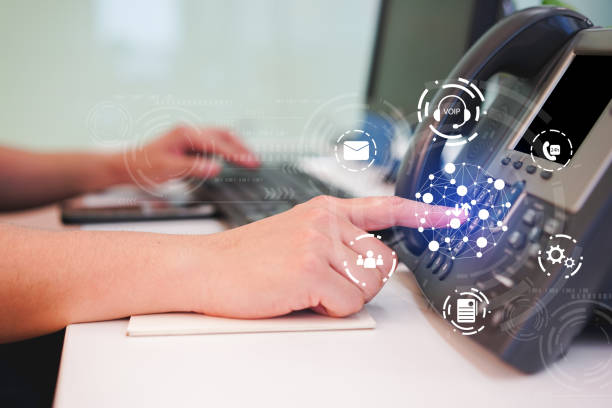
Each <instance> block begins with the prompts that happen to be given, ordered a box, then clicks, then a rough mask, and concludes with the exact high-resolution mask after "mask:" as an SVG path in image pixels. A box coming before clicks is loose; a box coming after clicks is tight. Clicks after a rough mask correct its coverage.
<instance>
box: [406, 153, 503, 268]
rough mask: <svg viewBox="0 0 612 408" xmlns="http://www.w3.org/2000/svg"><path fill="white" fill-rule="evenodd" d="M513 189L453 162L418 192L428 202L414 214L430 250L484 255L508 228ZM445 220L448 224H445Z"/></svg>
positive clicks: (465, 255) (472, 167) (459, 255)
mask: <svg viewBox="0 0 612 408" xmlns="http://www.w3.org/2000/svg"><path fill="white" fill-rule="evenodd" d="M453 181H454V182H453ZM507 190H508V187H507V186H506V183H505V182H504V181H503V180H501V179H497V180H494V179H493V178H492V177H489V176H488V175H487V174H486V173H485V171H484V170H483V169H482V168H481V167H480V166H476V165H472V164H468V163H447V164H446V165H445V166H444V167H443V169H442V170H439V171H437V172H435V173H432V174H430V175H429V176H428V177H427V181H426V182H425V183H423V185H422V186H421V187H420V189H419V190H418V191H417V193H416V194H415V198H416V200H417V202H420V203H421V204H422V205H421V206H417V209H416V210H415V213H414V216H415V217H416V219H417V225H419V226H418V228H417V230H418V231H419V232H420V233H421V235H422V236H423V238H424V239H425V241H426V242H427V248H428V249H429V250H430V251H434V252H435V251H438V252H440V253H441V254H444V255H446V256H450V257H451V258H452V259H456V258H473V257H477V258H480V257H482V256H483V255H484V254H485V253H486V252H487V251H489V250H490V249H491V248H493V247H494V246H496V245H497V243H498V242H499V241H500V239H501V235H502V234H503V232H505V231H507V230H508V227H507V226H506V225H505V223H504V219H505V217H506V215H507V214H508V212H509V211H510V208H511V207H512V203H511V201H510V199H509V197H508V192H507ZM431 205H435V206H439V207H431ZM441 207H444V208H441ZM441 219H445V220H448V223H447V224H446V225H442V226H440V220H441ZM462 220H464V221H463V222H462ZM432 225H433V226H432ZM436 225H437V226H438V227H435V226H436Z"/></svg>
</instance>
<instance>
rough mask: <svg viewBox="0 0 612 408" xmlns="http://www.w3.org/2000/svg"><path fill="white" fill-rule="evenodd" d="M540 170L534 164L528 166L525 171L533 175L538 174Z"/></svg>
mask: <svg viewBox="0 0 612 408" xmlns="http://www.w3.org/2000/svg"><path fill="white" fill-rule="evenodd" d="M537 169H538V168H537V167H536V166H534V165H533V164H530V165H528V166H527V167H525V171H526V172H527V173H529V174H533V173H535V172H536V170H537Z"/></svg>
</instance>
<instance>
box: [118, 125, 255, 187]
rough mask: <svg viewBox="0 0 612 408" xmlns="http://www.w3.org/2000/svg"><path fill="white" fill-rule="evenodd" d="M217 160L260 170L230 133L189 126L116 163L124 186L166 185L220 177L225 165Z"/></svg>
mask: <svg viewBox="0 0 612 408" xmlns="http://www.w3.org/2000/svg"><path fill="white" fill-rule="evenodd" d="M214 156H218V157H222V158H224V159H225V160H227V161H229V162H233V163H235V164H238V165H240V166H242V167H246V168H255V167H258V166H259V161H258V160H257V159H256V158H255V155H254V154H253V153H252V152H251V151H250V150H249V149H248V148H247V147H246V146H245V145H244V144H243V143H242V142H241V141H240V140H239V139H238V138H237V137H236V136H235V135H234V134H232V133H231V132H230V131H229V130H226V129H221V128H201V129H200V128H195V127H189V126H178V127H176V128H174V129H172V130H171V131H169V132H167V133H166V134H164V135H163V136H161V137H160V138H159V139H157V140H155V141H153V142H151V143H149V144H147V145H145V146H142V147H135V148H133V149H131V150H129V151H127V152H124V153H119V154H116V155H114V158H115V159H116V160H114V161H115V162H116V165H115V167H116V169H117V173H118V174H121V175H122V176H123V179H124V180H122V181H123V182H127V183H131V182H135V183H137V184H139V183H142V182H154V183H162V182H164V181H168V180H170V179H174V178H180V177H196V178H210V177H214V176H216V175H217V174H219V172H220V171H221V165H220V163H218V162H217V161H215V160H214V159H213V157H214ZM140 178H142V180H139V179H140ZM139 185H140V184H139Z"/></svg>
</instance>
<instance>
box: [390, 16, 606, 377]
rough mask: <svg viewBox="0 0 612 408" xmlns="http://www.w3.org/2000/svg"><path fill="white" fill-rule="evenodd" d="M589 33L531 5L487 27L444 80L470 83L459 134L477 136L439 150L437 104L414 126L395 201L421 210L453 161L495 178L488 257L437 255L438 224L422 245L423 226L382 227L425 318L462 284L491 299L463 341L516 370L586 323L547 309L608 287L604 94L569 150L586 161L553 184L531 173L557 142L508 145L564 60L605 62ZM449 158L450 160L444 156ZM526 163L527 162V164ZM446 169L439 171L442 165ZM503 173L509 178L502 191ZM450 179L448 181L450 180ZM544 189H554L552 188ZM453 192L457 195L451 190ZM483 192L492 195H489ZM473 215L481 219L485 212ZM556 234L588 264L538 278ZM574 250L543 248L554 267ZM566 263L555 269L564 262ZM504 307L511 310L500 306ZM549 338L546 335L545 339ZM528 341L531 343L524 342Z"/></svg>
mask: <svg viewBox="0 0 612 408" xmlns="http://www.w3.org/2000/svg"><path fill="white" fill-rule="evenodd" d="M591 26H592V23H591V22H590V20H589V19H588V18H586V17H584V16H583V15H581V14H579V13H576V12H574V11H571V10H567V9H563V8H558V7H534V8H531V9H526V10H523V11H520V12H518V13H515V14H514V15H511V16H509V17H507V18H506V19H504V20H502V21H500V22H499V23H498V24H496V25H495V26H494V27H492V28H491V29H490V30H489V31H488V32H487V33H485V34H484V35H483V37H482V38H481V39H480V40H479V41H477V42H476V44H475V45H474V46H473V47H472V48H471V49H470V50H469V51H468V53H467V54H466V55H465V56H464V57H463V58H462V59H461V60H460V61H459V63H458V65H457V66H456V67H455V69H454V70H453V71H452V72H451V73H450V74H449V78H451V79H453V80H455V79H457V78H462V79H463V80H465V81H468V82H469V83H474V84H476V85H477V86H478V87H479V88H480V89H481V90H482V91H483V93H484V94H485V101H486V102H485V103H486V106H484V105H483V107H481V108H480V109H481V110H483V108H486V110H487V111H489V114H488V115H486V116H481V117H480V120H479V121H478V122H477V123H476V122H475V121H472V122H471V123H465V122H467V121H464V123H462V125H463V126H462V131H463V129H464V128H465V127H469V128H468V129H466V131H465V132H466V134H472V132H473V131H474V132H477V133H478V135H479V136H478V137H477V138H475V139H473V140H471V141H469V142H467V143H465V144H464V145H461V146H453V145H452V143H447V140H446V138H443V137H437V134H436V132H434V129H435V128H436V126H438V125H445V124H446V123H447V122H451V118H450V117H448V115H446V112H445V111H444V110H440V104H439V103H438V104H434V105H433V106H437V109H436V110H435V111H434V116H435V117H430V116H426V117H425V118H424V120H423V121H422V123H420V124H419V126H418V127H417V129H416V131H415V135H414V138H413V140H412V142H411V146H410V148H409V149H408V150H407V153H406V155H405V157H404V161H403V163H402V167H401V169H400V171H399V174H398V180H397V182H396V189H395V193H396V195H398V196H400V197H405V198H409V199H413V200H414V199H417V200H418V199H420V200H422V201H424V202H431V201H430V199H431V195H430V196H429V197H428V198H427V201H426V200H425V198H424V196H422V195H420V191H419V190H420V188H421V187H422V186H424V185H427V186H430V183H431V187H432V188H434V189H435V188H441V187H439V186H434V185H433V183H434V182H433V181H430V180H432V179H434V178H432V176H433V175H434V174H442V175H444V171H445V170H446V169H447V168H450V171H449V173H453V172H454V171H455V167H458V166H460V165H461V164H462V163H465V164H467V163H471V164H473V165H474V166H473V168H476V167H477V169H478V170H477V171H479V172H483V173H486V174H491V172H493V173H496V174H494V177H490V178H489V180H491V181H492V180H493V179H498V180H499V182H500V185H499V190H502V191H503V192H505V194H506V195H505V196H506V197H508V201H507V203H505V202H504V203H503V204H507V206H508V208H509V211H508V213H507V215H504V216H503V220H504V223H505V225H504V227H505V228H506V229H505V230H504V231H507V232H505V233H503V235H501V237H499V236H497V237H498V238H495V239H498V241H497V242H496V246H495V247H492V248H491V250H490V252H488V253H485V254H484V255H482V254H481V257H476V256H474V257H461V256H450V255H448V254H447V253H444V254H442V253H441V251H440V250H439V249H438V248H441V247H442V245H444V239H445V238H444V237H445V236H446V237H448V236H449V235H450V234H453V230H451V229H450V227H449V228H447V229H448V230H449V231H450V233H449V232H446V231H444V230H441V231H430V232H431V233H432V234H439V238H440V239H438V240H436V241H435V245H433V246H432V245H431V241H429V242H428V241H427V240H426V239H425V235H424V232H423V229H420V230H416V229H407V228H401V227H398V228H393V231H392V232H393V234H392V236H390V238H389V241H390V242H392V243H393V244H392V245H394V248H395V249H396V252H397V254H398V257H399V259H400V260H401V261H402V262H403V263H405V264H406V265H407V266H408V267H409V268H410V269H411V270H412V272H413V273H414V275H415V278H416V280H417V283H418V284H419V286H420V288H421V290H422V291H423V293H424V294H425V296H426V298H427V299H428V301H429V302H430V304H431V305H432V306H433V308H434V310H436V311H438V313H440V314H441V315H442V310H443V308H444V305H446V300H447V299H448V295H449V294H452V293H454V291H456V290H457V289H465V288H467V290H468V291H469V290H470V288H472V289H474V290H478V291H481V292H482V293H486V296H487V297H488V299H489V300H490V301H491V304H490V309H489V311H490V312H491V317H490V318H489V319H488V320H489V323H488V327H487V328H486V329H484V330H483V331H482V332H479V333H478V334H477V335H473V336H471V338H473V339H474V340H475V341H476V342H478V343H480V344H481V345H483V346H485V347H486V348H487V349H489V350H490V351H491V352H493V353H494V354H496V355H498V356H499V357H500V358H501V359H503V360H504V361H506V362H508V363H509V364H511V365H513V366H515V367H516V368H518V369H520V370H522V371H524V372H535V371H538V370H540V369H542V368H544V367H546V366H547V365H548V364H551V363H552V362H554V361H555V360H556V359H557V358H559V356H561V355H563V354H564V353H565V352H566V348H567V347H568V346H569V344H570V342H571V340H572V339H573V338H574V337H575V336H576V335H577V334H578V333H579V332H580V330H581V329H582V327H583V326H584V324H586V322H585V323H584V324H582V325H578V324H576V325H573V326H571V328H570V326H567V325H563V322H560V321H558V319H561V318H562V317H563V314H562V313H557V314H555V313H554V312H555V311H557V310H561V309H562V308H563V307H566V306H567V305H568V303H570V302H569V300H568V298H567V296H568V295H566V294H563V292H562V289H564V288H565V289H569V288H574V289H575V288H579V287H582V288H591V289H592V290H598V289H601V288H602V287H604V286H605V285H611V286H612V280H611V279H609V278H607V276H608V272H609V271H610V270H612V260H611V259H608V258H609V257H607V256H605V254H606V253H607V250H606V243H607V242H610V241H611V240H612V226H610V222H607V221H605V220H608V219H609V214H610V213H611V212H612V200H609V194H610V191H612V165H610V164H609V161H610V160H609V157H612V146H611V143H610V141H609V137H608V135H609V133H610V129H612V114H611V115H608V116H609V117H608V116H606V113H607V110H610V112H612V107H607V108H605V103H607V101H609V98H610V96H608V99H607V100H606V99H605V96H606V95H602V98H604V99H602V98H600V100H603V101H604V102H605V103H604V108H605V109H604V108H602V107H601V106H599V107H597V108H596V110H597V112H594V113H593V114H597V115H600V116H599V117H600V119H599V121H598V122H597V123H596V124H595V126H593V128H592V129H591V130H590V131H588V129H586V131H585V134H586V133H589V134H588V135H586V139H585V142H584V143H583V144H582V146H581V147H580V150H581V152H577V154H580V153H582V157H583V158H586V159H585V160H584V161H583V162H582V163H583V165H582V167H580V168H579V169H578V170H575V169H573V168H571V169H565V170H564V171H565V172H566V173H564V174H565V175H557V174H555V175H554V177H555V180H556V181H557V183H552V182H550V181H549V179H550V177H553V176H552V173H551V172H547V171H544V170H540V169H539V168H538V167H537V166H536V165H539V166H540V167H543V166H546V165H547V164H545V163H543V162H544V157H545V158H546V159H547V160H550V161H551V162H552V161H555V160H556V158H557V155H558V153H560V146H558V145H556V144H552V145H551V144H550V143H544V144H542V146H541V147H542V150H543V155H544V157H543V158H540V157H535V158H534V157H530V156H529V154H526V153H524V152H523V151H520V150H519V149H516V148H514V143H516V140H517V138H520V137H521V135H522V133H524V132H526V128H527V126H528V125H529V122H530V121H531V120H532V119H533V116H531V115H534V114H535V113H534V112H537V109H539V107H541V106H543V105H542V104H543V103H544V101H546V98H547V97H548V95H553V94H554V90H555V87H557V84H558V82H559V81H560V80H559V78H560V77H561V76H562V75H563V72H569V69H568V68H567V67H568V65H569V63H570V62H571V61H572V58H573V56H574V55H579V54H581V53H582V54H584V55H588V56H589V57H587V58H590V56H591V55H598V56H606V55H609V56H610V57H607V58H612V30H604V29H601V30H595V29H594V30H585V29H588V28H590V27H591ZM581 47H582V48H581ZM597 58H601V57H597ZM576 61H578V58H576ZM584 62H585V61H584V59H583V60H582V61H581V62H580V64H582V65H580V64H578V65H580V66H583V65H584V64H583V63H584ZM586 62H587V63H592V65H590V66H589V68H588V69H590V67H592V66H596V67H597V66H598V67H599V68H597V69H598V70H600V71H602V72H604V74H602V75H603V76H605V72H606V66H603V65H602V61H601V60H597V61H594V60H590V61H586ZM603 62H605V61H603ZM608 62H610V61H609V60H608ZM578 65H577V66H578ZM588 69H587V72H588ZM565 70H568V71H565ZM598 72H599V71H598ZM433 79H434V78H432V80H433ZM572 81H573V79H572ZM574 82H575V81H574ZM500 83H502V84H503V86H504V87H505V89H506V90H508V89H509V92H508V94H510V96H508V95H502V94H501V93H500V92H497V95H496V89H495V88H496V87H497V88H500V87H499V86H498V85H499V84H500ZM559 83H560V82H559ZM573 85H575V87H574V88H572V89H582V88H584V87H583V86H581V85H582V84H573ZM551 89H552V91H551ZM559 89H562V92H569V91H563V90H564V89H568V88H567V87H565V88H564V87H559ZM602 89H603V91H602V92H604V93H605V92H607V91H606V88H605V87H602ZM551 92H552V93H551ZM443 95H444V94H443V93H441V92H440V93H439V94H438V95H436V96H434V97H433V98H432V101H434V103H436V102H435V101H440V102H442V101H441V99H442V96H443ZM462 95H463V94H459V96H462ZM516 95H521V97H516ZM564 96H565V97H566V98H565V99H563V98H562V99H563V100H564V101H566V102H568V103H573V101H571V98H567V93H566V94H565V95H564ZM582 102H583V101H579V102H578V103H582ZM611 104H612V102H611ZM464 111H466V109H464ZM495 112H503V113H504V114H505V117H506V118H512V119H513V120H514V122H512V123H508V121H506V122H504V120H500V119H499V118H496V117H494V113H495ZM600 113H601V114H600ZM464 115H465V113H464ZM560 116H563V115H560ZM510 122H511V121H510ZM525 134H527V133H525ZM584 136H585V135H583V137H584ZM449 157H451V160H448V158H449ZM531 160H534V161H535V163H531ZM449 163H450V167H447V166H448V165H449ZM453 163H454V164H453ZM548 163H549V164H550V162H548ZM593 166H597V168H594V167H593ZM586 167H589V168H588V169H587V168H586ZM510 177H515V178H517V180H512V183H509V181H510V180H509V178H510ZM485 179H486V177H485ZM436 180H437V179H436ZM504 180H505V182H504ZM449 181H450V182H451V183H452V182H453V181H455V180H454V179H453V180H449ZM491 181H489V183H490V182H491ZM562 181H565V182H564V183H562V184H563V186H564V187H565V189H566V190H565V196H564V197H562V199H563V200H565V201H561V202H560V201H559V200H556V201H555V198H556V197H558V196H559V190H558V186H559V182H562ZM546 183H548V184H546ZM554 186H557V187H556V188H557V190H555V187H554ZM455 188H456V189H457V194H459V195H461V194H460V193H459V189H458V187H456V186H455ZM495 188H496V189H497V186H496V187H495ZM486 190H487V189H486V188H483V189H480V187H478V189H475V191H479V192H481V193H483V194H484V196H487V193H486ZM490 190H493V188H492V187H490ZM464 191H465V190H464ZM440 194H444V193H443V192H441V193H440ZM479 194H480V193H479ZM546 194H548V196H547V195H546ZM441 197H444V196H441ZM498 197H499V195H498ZM551 197H552V198H551ZM495 200H497V199H495ZM472 201H474V200H472ZM473 204H474V203H472V205H473ZM488 204H490V205H491V206H490V207H488V208H489V209H490V211H493V210H491V208H493V204H495V205H497V204H499V203H498V202H497V201H494V202H491V203H488ZM481 208H482V207H481ZM479 216H480V215H479ZM483 216H484V217H488V216H489V211H486V212H485V213H484V215H483ZM466 224H469V225H464V226H461V227H460V228H463V227H465V231H470V230H469V229H470V228H471V227H472V225H473V224H474V223H466ZM451 225H452V224H451ZM453 228H454V227H453ZM455 231H456V232H457V231H460V230H458V229H455ZM471 231H473V232H477V231H474V230H471ZM425 232H427V231H425ZM496 233H497V232H496ZM561 233H564V234H569V235H572V236H573V237H574V238H577V239H578V240H581V241H582V242H581V245H582V247H580V248H579V247H578V245H576V247H575V248H573V249H572V251H574V252H575V251H577V250H578V248H579V249H580V250H581V251H582V252H581V255H583V256H584V259H587V258H589V265H590V266H589V273H586V272H585V273H582V272H580V273H579V274H577V275H576V276H573V277H572V278H571V279H567V278H566V277H564V276H563V275H564V273H562V271H563V269H561V267H564V265H561V266H557V265H555V266H554V269H549V271H550V273H549V274H548V276H547V275H546V274H545V273H543V272H542V271H540V270H539V269H538V264H537V259H536V258H537V257H538V251H539V253H540V254H542V253H543V254H544V257H546V256H547V255H546V252H545V251H546V249H547V246H548V245H549V236H553V235H555V234H561ZM500 234H501V232H500ZM430 236H434V235H430ZM436 236H437V235H436ZM466 236H467V232H466ZM474 242H475V243H477V240H476V239H474ZM469 245H471V243H466V244H465V245H463V247H464V248H463V249H461V248H460V247H461V245H458V246H457V248H452V251H450V254H454V255H457V254H459V255H461V251H465V250H466V249H465V248H467V247H468V246H469ZM483 245H487V242H486V241H484V242H483ZM455 250H457V251H456V252H455ZM574 252H572V253H571V254H570V252H569V250H568V252H565V253H561V252H559V251H558V250H557V249H553V250H552V251H551V255H550V257H552V259H554V260H558V261H559V262H558V263H562V262H561V260H560V259H562V258H561V257H563V261H565V258H570V257H572V256H576V259H578V260H580V258H579V257H578V255H580V254H578V253H577V252H576V253H574ZM559 254H561V255H559ZM576 259H574V258H572V260H571V262H570V261H566V262H565V263H566V264H568V265H575V262H576ZM585 262H586V261H585ZM576 290H577V289H576ZM517 299H518V300H517ZM513 302H519V303H517V304H520V305H521V306H516V305H514V303H513ZM509 305H514V306H513V308H510V309H508V306H509ZM604 306H605V305H604ZM605 307H609V309H610V316H611V317H610V322H611V323H610V324H611V326H612V302H608V305H607V306H605ZM517 309H521V310H522V311H521V313H520V314H519V315H516V316H511V314H512V313H513V312H512V311H516V310H517ZM508 310H510V312H508ZM583 310H585V311H586V312H584V313H587V314H588V316H587V318H586V319H585V321H587V320H588V317H590V316H591V315H590V313H591V310H592V307H585V308H583ZM445 311H446V310H445ZM508 313H510V315H509V314H508ZM538 313H540V314H542V313H543V314H544V315H545V317H546V319H545V320H546V324H542V319H543V317H542V316H538ZM447 314H448V313H447ZM555 325H557V326H563V330H564V332H563V333H560V332H559V330H558V328H556V326H555ZM566 326H567V327H566ZM610 330H612V327H610ZM534 333H535V334H534ZM553 335H554V336H557V337H555V338H554V339H553V340H550V336H553ZM528 337H529V338H530V339H531V337H533V339H531V340H530V341H528V340H525V339H526V338H528ZM552 343H554V347H550V348H549V349H546V350H544V351H543V350H542V349H541V348H540V346H541V344H552Z"/></svg>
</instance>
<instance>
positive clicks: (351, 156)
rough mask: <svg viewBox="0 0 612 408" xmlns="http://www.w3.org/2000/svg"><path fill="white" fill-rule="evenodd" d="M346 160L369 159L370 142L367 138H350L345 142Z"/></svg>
mask: <svg viewBox="0 0 612 408" xmlns="http://www.w3.org/2000/svg"><path fill="white" fill-rule="evenodd" d="M343 148H344V151H343V152H344V160H369V159H370V142H368V141H367V140H365V141H363V140H350V141H346V142H344V145H343Z"/></svg>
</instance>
